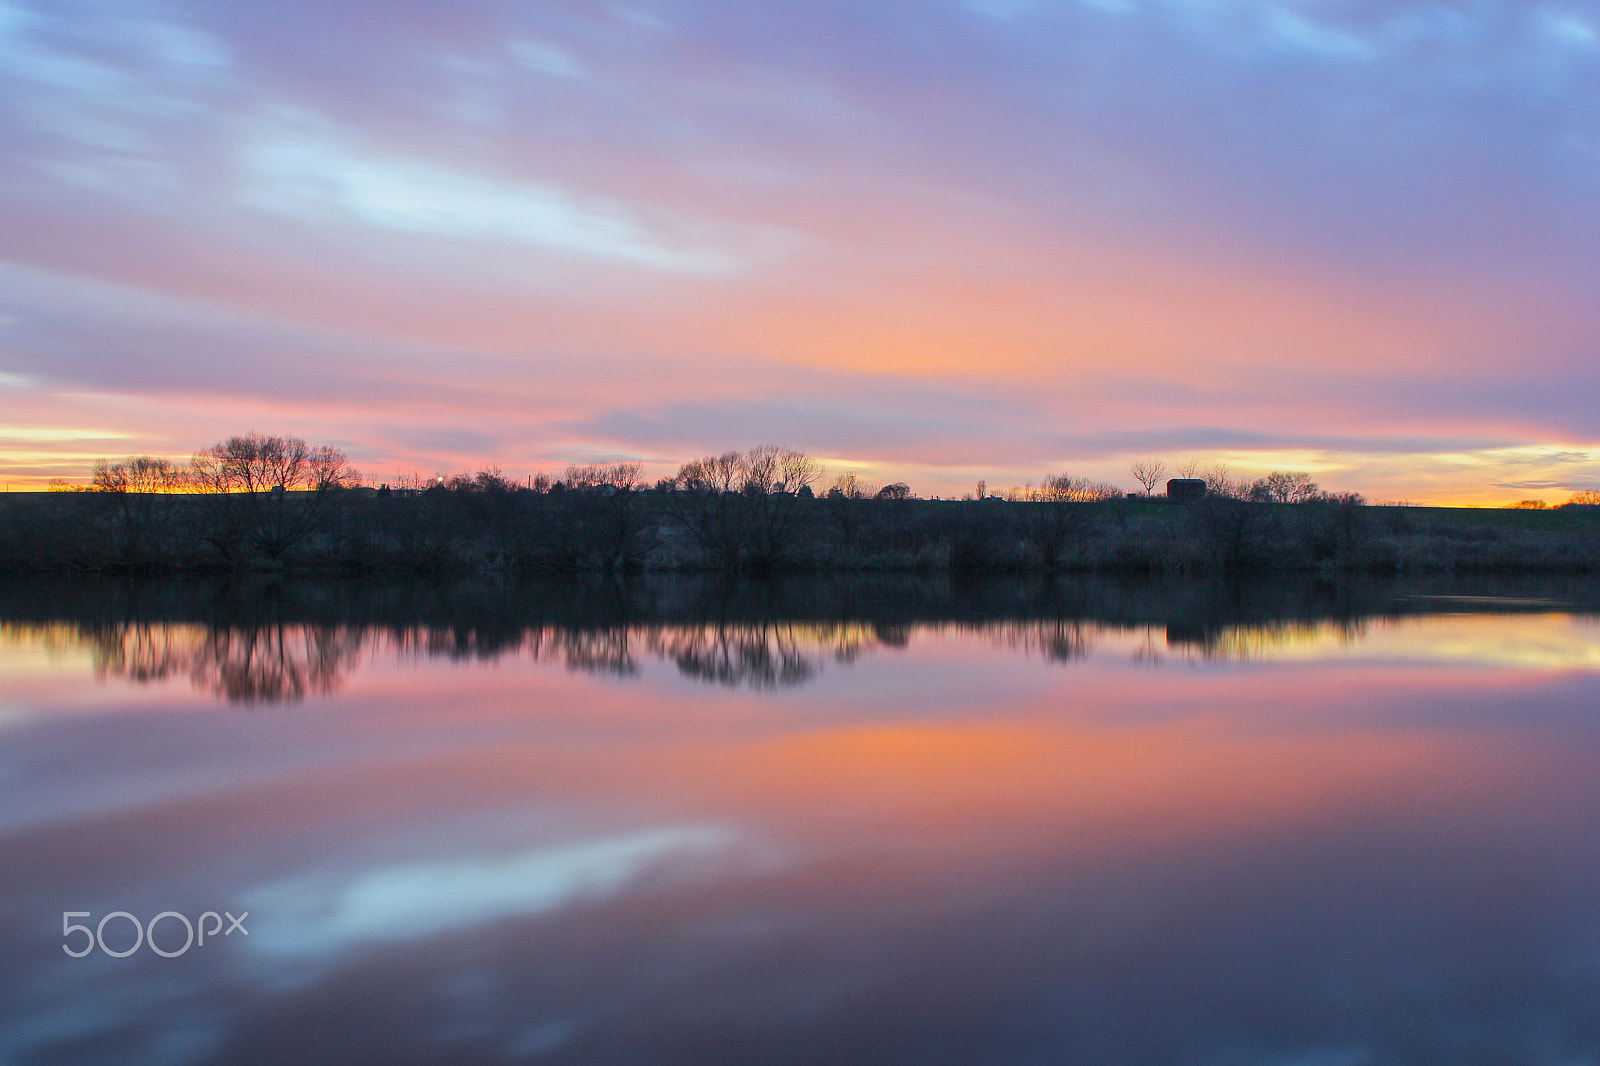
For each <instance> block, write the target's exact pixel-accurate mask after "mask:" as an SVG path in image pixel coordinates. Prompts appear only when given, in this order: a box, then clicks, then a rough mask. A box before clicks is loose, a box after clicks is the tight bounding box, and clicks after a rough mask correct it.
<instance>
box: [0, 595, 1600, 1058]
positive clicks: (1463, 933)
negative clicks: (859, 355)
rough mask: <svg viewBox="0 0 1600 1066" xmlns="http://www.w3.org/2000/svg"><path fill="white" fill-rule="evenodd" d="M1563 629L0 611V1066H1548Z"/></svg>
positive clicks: (150, 599) (1567, 949)
mask: <svg viewBox="0 0 1600 1066" xmlns="http://www.w3.org/2000/svg"><path fill="white" fill-rule="evenodd" d="M1597 604H1600V589H1596V588H1595V587H1594V586H1586V585H1582V584H1567V583H1559V582H1558V583H1550V584H1534V585H1530V584H1517V583H1499V584H1495V583H1479V584H1475V585H1446V584H1434V585H1428V586H1416V585H1413V586H1401V585H1389V586H1382V585H1364V586H1358V587H1334V586H1324V585H1311V584H1298V583H1293V582H1290V583H1282V582H1280V583H1274V584H1271V585H1266V586H1261V587H1254V588H1252V587H1246V588H1238V587H1228V586H1221V585H1206V586H1192V587H1172V586H1130V585H1116V584H1093V583H1089V584H1084V583H1064V584H1043V583H1037V582H1035V583H1007V582H988V583H984V584H981V585H972V586H966V587H961V586H951V585H949V584H948V583H941V582H936V581H928V582H894V581H883V582H867V583H862V582H855V583H852V582H792V583H789V584H786V585H782V586H761V585H744V586H734V587H729V586H720V585H713V584H706V583H696V582H661V583H655V584H649V585H630V586H626V587H624V586H618V585H614V584H606V583H600V584H595V585H587V586H567V587H552V586H537V587H533V586H525V587H519V588H506V587H485V586H442V587H441V586H422V585H355V584H312V583H299V584H292V583H291V584H287V585H278V584H263V585H252V586H230V585H177V584H157V585H129V586H120V585H86V584H71V585H69V584H61V583H51V582H34V583H29V584H16V583H13V584H10V585H3V586H0V856H3V859H0V862H3V873H0V876H3V895H0V959H3V960H4V962H3V965H0V1062H5V1063H58V1062H60V1063H100V1062H104V1063H207V1062H261V1063H288V1062H295V1063H316V1062H354V1061H366V1062H391V1063H408V1062H440V1063H445V1062H462V1063H475V1062H483V1063H501V1062H550V1063H618V1064H624V1063H625V1064H651V1063H735V1064H736V1063H761V1064H772V1063H777V1064H783V1063H797V1064H798V1063H807V1064H812V1063H862V1064H882V1063H908V1064H911V1063H915V1064H930V1063H974V1064H1012V1063H1091V1064H1100V1063H1106V1064H1111V1063H1116V1064H1142V1063H1163V1064H1165V1063H1197V1064H1258V1063H1259V1064H1282V1066H1291V1064H1292V1066H1356V1064H1367V1063H1374V1064H1375V1063H1435V1062H1437V1063H1541V1064H1552V1066H1554V1064H1576V1063H1592V1062H1596V1061H1597V1055H1600V613H1596V610H1595V608H1596V605H1597ZM115 911H124V912H127V914H128V915H129V916H131V917H122V916H118V917H115V918H111V919H108V920H107V921H106V924H104V925H100V922H101V920H102V919H103V918H104V917H105V916H106V915H108V914H110V913H111V912H115ZM167 911H171V912H176V915H178V916H182V917H175V916H169V917H167V918H164V919H162V920H161V921H160V922H158V923H156V925H155V926H153V927H151V928H152V930H153V931H152V932H151V934H150V936H149V937H148V938H146V939H145V941H144V942H142V943H140V942H138V941H136V939H135V933H134V925H133V923H134V921H135V920H137V921H138V922H140V923H142V924H144V925H146V926H148V923H149V922H150V919H152V918H154V917H155V916H156V915H158V914H161V913H162V912H167ZM64 912H73V916H70V917H68V918H66V919H63V914H64ZM82 912H88V913H87V916H84V915H83V913H82ZM206 912H215V913H216V914H217V915H218V918H217V919H216V922H215V924H217V925H219V926H222V927H224V928H225V927H226V926H227V925H228V923H227V922H226V921H224V920H222V919H221V916H222V915H223V914H227V915H230V916H233V917H239V916H242V915H245V914H246V913H248V917H247V918H244V919H243V926H244V929H243V930H235V931H233V932H231V933H228V934H227V935H224V934H223V933H222V932H220V931H219V930H214V929H212V928H211V926H210V925H209V924H207V923H208V922H211V921H212V920H211V919H205V920H201V918H200V916H201V915H202V914H204V913H206ZM185 919H187V920H189V921H190V922H191V924H192V923H193V922H194V921H200V925H201V928H203V929H206V930H207V931H208V939H207V940H206V942H205V943H204V944H203V945H198V944H191V945H190V946H189V947H188V948H187V949H185V950H183V951H182V953H181V954H179V953H178V951H179V949H180V948H183V947H184V944H185V939H186V938H185V932H186V931H185V927H184V924H183V922H184V920H185ZM64 922H65V923H73V924H83V925H87V926H88V927H89V929H90V932H89V933H84V932H82V931H81V930H80V931H75V932H73V933H71V934H69V935H66V936H63V925H64ZM97 925H98V926H99V928H100V934H101V935H100V941H99V942H98V943H95V942H94V941H93V930H94V928H95V927H96V926H97ZM244 930H247V932H246V931H244ZM139 935H140V936H141V937H142V936H144V933H143V930H142V929H141V932H140V934H139ZM136 943H137V945H138V946H137V947H135V944H136ZM90 944H92V945H93V946H92V947H91V949H90V950H89V952H88V954H87V955H85V957H82V958H72V957H68V955H67V954H66V953H65V952H64V951H63V946H66V947H69V948H72V949H73V950H80V949H82V948H83V947H85V946H87V945H90ZM152 947H156V948H161V949H162V950H163V951H166V952H168V953H169V954H171V955H172V956H173V957H170V958H169V957H163V956H162V955H160V954H157V953H156V952H155V951H153V950H152ZM130 949H131V950H130ZM112 952H116V953H122V952H128V953H127V954H126V955H124V956H123V957H113V956H112V954H111V953H112Z"/></svg>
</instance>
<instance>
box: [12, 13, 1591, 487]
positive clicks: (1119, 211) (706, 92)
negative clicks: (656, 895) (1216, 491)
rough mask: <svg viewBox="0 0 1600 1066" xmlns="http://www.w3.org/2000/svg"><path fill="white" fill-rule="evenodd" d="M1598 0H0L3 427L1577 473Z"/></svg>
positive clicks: (1472, 476) (828, 459) (1040, 469)
mask: <svg viewBox="0 0 1600 1066" xmlns="http://www.w3.org/2000/svg"><path fill="white" fill-rule="evenodd" d="M1597 342H1600V3H1596V2H1592V0H1551V2H1535V0H1530V2H1507V0H1428V2H1411V0H965V2H958V0H926V2H923V3H888V2H882V0H849V2H831V0H820V2H807V3H799V4H778V3H766V2H762V0H740V2H722V0H639V2H637V3H633V2H628V3H617V4H605V3H577V2H572V3H567V2H559V0H550V2H540V3H526V2H523V3H516V2H512V0H433V2H422V0H387V2H384V3H371V2H366V3H351V2H344V3H333V2H326V0H324V2H318V3H308V2H304V0H273V2H271V3H267V2H264V0H261V2H258V0H228V2H219V0H213V2H210V3H201V2H199V0H173V2H169V3H160V2H153V0H117V2H113V0H99V2H83V3H79V2H73V0H50V2H38V0H31V2H30V0H0V475H3V477H4V480H5V481H6V482H8V483H9V485H10V487H11V488H12V489H17V488H25V487H42V486H43V485H44V484H45V482H46V481H48V479H50V478H52V477H64V478H68V479H70V480H75V481H78V482H80V483H81V482H82V481H84V480H85V479H86V478H87V475H88V473H89V470H90V467H91V466H92V463H93V461H94V459H96V458H98V457H102V456H110V457H119V456H123V455H129V454H137V453H151V454H159V455H171V456H174V457H182V456H186V455H188V454H189V453H190V452H192V451H193V450H195V449H196V448H199V447H202V446H205V445H207V444H210V443H212V442H214V441H216V440H218V439H220V438H222V437H224V436H228V435H231V434H234V433H240V432H244V431H247V430H252V429H254V430H259V431H262V432H267V433H290V434H296V435H299V436H302V437H304V438H306V439H307V440H309V441H311V442H313V443H328V444H334V445H337V446H339V447H341V448H343V449H344V450H345V451H346V452H347V453H348V454H349V455H350V457H351V459H352V461H353V462H354V464H355V465H356V466H357V467H358V468H359V469H360V470H362V471H363V472H364V473H365V474H366V475H367V476H368V477H369V478H370V479H372V480H374V481H381V480H392V479H393V478H394V477H395V476H397V475H398V474H401V473H407V472H411V471H416V472H419V473H422V474H432V473H435V472H438V473H446V474H449V473H453V472H456V471H461V470H471V469H477V468H479V467H482V466H485V465H498V466H500V467H501V468H503V469H504V471H505V472H506V473H507V474H508V475H515V476H519V477H520V476H522V475H524V474H527V473H529V472H533V471H538V470H545V471H548V472H559V470H560V469H561V468H562V467H564V466H566V465H567V464H568V463H587V462H599V461H609V460H614V459H639V460H642V461H643V462H644V463H645V465H646V470H647V473H648V474H649V475H650V476H652V477H655V476H661V475H664V474H668V473H671V472H672V471H673V470H675V469H676V467H677V465H678V463H680V462H681V461H683V460H684V459H688V458H693V457H696V456H699V455H703V454H706V453H710V452H720V451H725V450H728V449H731V448H744V447H748V446H751V445H755V444H761V443H768V442H771V443H777V444H783V445H788V446H791V447H796V448H801V449H804V450H806V451H807V452H809V453H811V454H813V455H816V456H818V457H819V458H821V459H822V460H823V462H824V463H825V464H826V465H827V466H828V467H829V468H830V470H832V471H834V472H839V471H843V470H854V471H857V472H860V473H861V474H862V476H863V477H864V478H867V479H871V480H877V481H888V480H904V481H907V482H909V483H910V484H911V486H912V487H913V489H914V490H916V491H918V492H919V493H923V494H931V493H940V494H960V493H962V492H967V491H971V489H972V486H973V483H974V482H975V481H976V480H977V479H978V478H984V479H986V480H987V481H988V482H989V484H990V485H991V486H995V487H1000V486H1006V485H1012V484H1022V483H1024V482H1027V481H1033V482H1037V481H1038V480H1039V479H1040V478H1041V477H1042V476H1043V474H1045V473H1046V472H1048V471H1058V472H1059V471H1068V472H1070V473H1072V474H1077V475H1084V476H1089V477H1094V478H1103V479H1111V480H1115V481H1117V482H1118V483H1119V484H1121V485H1122V486H1123V487H1124V488H1129V489H1131V488H1134V487H1135V486H1134V483H1133V482H1132V480H1131V478H1130V477H1129V476H1128V474H1127V467H1128V463H1129V461H1130V460H1132V459H1134V458H1137V457H1140V456H1143V455H1156V456H1160V457H1163V458H1165V459H1166V460H1167V463H1168V465H1169V467H1171V466H1175V465H1176V464H1177V463H1178V462H1180V461H1182V460H1183V459H1186V458H1196V459H1199V460H1201V461H1202V462H1207V463H1209V462H1212V461H1221V462H1225V463H1226V464H1227V465H1228V466H1229V467H1231V468H1232V469H1233V471H1234V472H1235V473H1238V474H1245V475H1249V476H1256V475H1259V474H1262V473H1265V472H1267V471H1268V470H1271V469H1275V468H1278V469H1296V470H1305V471H1309V472H1310V473H1311V474H1312V475H1313V477H1314V478H1315V479H1316V480H1317V481H1319V482H1320V483H1321V484H1322V485H1323V486H1324V487H1326V488H1330V489H1350V490H1358V491H1361V492H1363V493H1365V494H1366V495H1367V496H1368V497H1369V498H1370V499H1374V500H1384V499H1395V498H1404V499H1410V500H1415V501H1431V502H1478V503H1484V504H1494V503H1503V502H1507V501H1510V500H1516V499H1520V498H1524V497H1542V498H1545V499H1547V500H1549V501H1550V502H1551V503H1559V502H1561V501H1563V500H1565V499H1566V497H1567V494H1568V493H1569V492H1571V491H1573V490H1577V489H1584V488H1600V419H1597V415H1596V410H1597V406H1600V404H1597V401H1600V358H1597V356H1600V352H1597V347H1600V343H1597Z"/></svg>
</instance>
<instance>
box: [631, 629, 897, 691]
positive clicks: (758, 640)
mask: <svg viewBox="0 0 1600 1066" xmlns="http://www.w3.org/2000/svg"><path fill="white" fill-rule="evenodd" d="M875 643H886V641H884V640H882V639H881V637H880V636H879V635H878V634H877V633H876V632H875V631H874V630H873V629H871V628H870V627H867V626H861V625H853V624H848V623H839V624H833V623H812V622H763V623H716V624H706V625H699V626H661V627H656V628H653V629H651V630H650V631H649V633H648V634H647V638H646V645H647V647H649V649H650V651H651V652H653V653H654V654H656V655H659V656H661V657H662V658H664V659H669V660H671V661H672V662H674V663H676V664H677V667H678V669H679V671H680V672H682V673H683V674H684V676H686V677H693V678H698V679H700V680H702V681H709V682H711V683H713V684H718V685H729V686H740V687H749V688H786V687H789V686H792V685H801V684H804V683H805V682H807V681H809V680H811V679H812V678H813V677H815V676H816V675H817V673H818V672H819V671H820V670H821V664H822V662H823V660H824V659H829V658H831V659H834V660H835V661H838V662H849V661H852V660H853V659H855V657H856V656H857V655H859V654H860V652H861V650H862V649H863V648H864V647H867V646H870V645H872V644H875Z"/></svg>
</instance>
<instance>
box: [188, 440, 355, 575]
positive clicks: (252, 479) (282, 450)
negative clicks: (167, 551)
mask: <svg viewBox="0 0 1600 1066" xmlns="http://www.w3.org/2000/svg"><path fill="white" fill-rule="evenodd" d="M359 482H360V477H359V476H358V475H357V474H356V472H355V471H354V470H352V469H350V464H349V461H348V460H347V459H346V458H345V455H344V453H343V452H341V451H339V450H338V449H336V448H332V447H329V446H327V445H320V446H315V447H313V446H312V445H309V444H307V443H306V442H305V441H303V440H301V439H300V438H298V437H269V436H263V435H262V434H259V433H247V434H245V435H244V436H242V437H230V438H228V439H227V440H225V441H222V442H221V443H218V444H214V445H212V446H211V447H210V448H207V449H205V450H204V451H201V452H196V453H195V456H194V459H193V460H192V461H191V464H190V474H189V477H188V479H187V485H188V487H189V489H190V490H191V491H193V492H197V493H200V494H202V495H203V496H205V497H206V501H207V503H208V504H209V505H210V507H211V510H212V514H213V517H214V523H213V527H212V533H211V536H210V539H211V541H212V543H213V545H214V546H215V547H216V548H217V549H218V550H219V551H220V552H222V554H223V555H224V556H225V557H227V558H230V559H232V558H236V557H237V554H238V546H239V543H240V542H241V541H243V542H246V543H248V544H250V545H251V546H253V547H254V548H255V549H256V550H257V551H259V552H261V554H262V555H265V556H266V557H267V558H268V559H278V558H281V557H282V555H283V553H284V552H285V551H287V550H288V549H289V548H290V547H292V546H293V545H294V544H296V543H298V542H299V541H300V540H301V539H302V538H304V537H305V535H306V534H307V532H309V531H310V529H311V522H312V519H313V518H314V517H315V515H316V513H317V510H318V508H320V507H321V506H322V504H323V502H324V500H325V499H326V497H327V494H328V493H329V492H330V491H332V490H337V489H339V488H344V487H350V486H354V485H356V484H358V483H359Z"/></svg>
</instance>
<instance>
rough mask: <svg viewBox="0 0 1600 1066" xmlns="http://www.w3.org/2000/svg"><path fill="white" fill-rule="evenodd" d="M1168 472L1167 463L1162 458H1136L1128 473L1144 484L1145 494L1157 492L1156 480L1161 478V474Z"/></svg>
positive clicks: (1149, 494)
mask: <svg viewBox="0 0 1600 1066" xmlns="http://www.w3.org/2000/svg"><path fill="white" fill-rule="evenodd" d="M1166 472H1167V464H1166V463H1163V462H1162V461H1161V460H1160V459H1155V458H1147V459H1139V460H1136V461H1135V462H1134V463H1133V465H1132V466H1130V467H1128V473H1130V474H1132V475H1133V480H1135V481H1137V482H1138V483H1139V484H1141V485H1143V486H1144V494H1145V495H1146V496H1151V495H1154V494H1155V491H1156V482H1158V481H1160V480H1161V475H1162V474H1165V473H1166Z"/></svg>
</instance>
